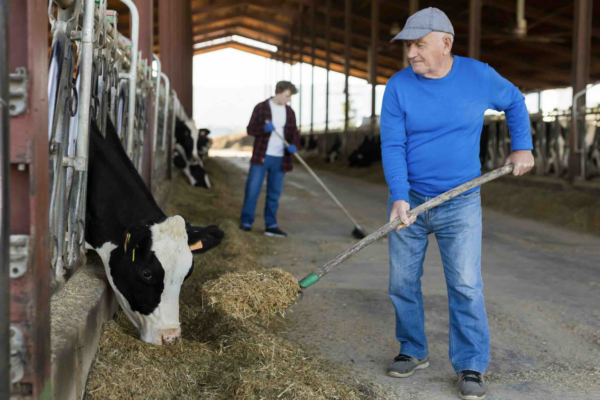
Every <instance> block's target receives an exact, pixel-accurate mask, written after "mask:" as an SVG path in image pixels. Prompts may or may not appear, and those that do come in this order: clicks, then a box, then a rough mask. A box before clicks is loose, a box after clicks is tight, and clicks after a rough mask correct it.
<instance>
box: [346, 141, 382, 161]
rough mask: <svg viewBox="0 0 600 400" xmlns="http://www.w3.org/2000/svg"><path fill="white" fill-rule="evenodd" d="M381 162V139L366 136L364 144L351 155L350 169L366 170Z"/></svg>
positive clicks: (349, 158)
mask: <svg viewBox="0 0 600 400" xmlns="http://www.w3.org/2000/svg"><path fill="white" fill-rule="evenodd" d="M379 160H381V140H380V139H379V137H372V138H371V137H369V136H366V137H365V139H364V140H363V142H362V144H361V145H360V146H358V148H357V149H356V150H354V151H353V152H352V154H350V156H349V157H348V161H349V163H350V167H358V168H366V167H370V166H371V164H373V163H374V162H376V161H379Z"/></svg>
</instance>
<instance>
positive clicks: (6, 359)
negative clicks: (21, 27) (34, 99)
mask: <svg viewBox="0 0 600 400" xmlns="http://www.w3.org/2000/svg"><path fill="white" fill-rule="evenodd" d="M8 43H9V40H8V0H0V398H2V399H8V398H10V386H11V385H10V275H9V268H10V265H9V260H10V257H9V252H10V245H9V235H10V210H9V206H10V198H9V168H10V164H9V163H10V160H9V157H10V148H9V129H10V126H9V116H8V101H9V100H8V68H9V64H8V57H9V52H8Z"/></svg>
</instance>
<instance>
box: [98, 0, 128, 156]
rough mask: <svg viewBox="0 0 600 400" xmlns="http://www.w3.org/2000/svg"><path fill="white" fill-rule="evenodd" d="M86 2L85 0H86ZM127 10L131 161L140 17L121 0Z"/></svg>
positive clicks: (126, 0)
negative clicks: (129, 21)
mask: <svg viewBox="0 0 600 400" xmlns="http://www.w3.org/2000/svg"><path fill="white" fill-rule="evenodd" d="M86 1H87V0H86ZM121 3H123V4H125V5H126V6H127V7H128V8H129V13H130V16H131V66H130V67H129V107H128V110H129V111H128V113H127V114H128V116H129V119H128V121H127V154H128V155H129V158H131V159H133V158H134V157H133V135H134V122H135V97H136V88H137V62H138V43H139V35H140V15H139V13H138V10H137V7H136V6H135V4H134V3H133V2H132V1H131V0H121Z"/></svg>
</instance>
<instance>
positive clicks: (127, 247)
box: [123, 221, 152, 262]
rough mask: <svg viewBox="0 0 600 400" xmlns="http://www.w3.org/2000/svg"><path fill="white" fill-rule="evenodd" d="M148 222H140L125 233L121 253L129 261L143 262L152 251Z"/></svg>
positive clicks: (149, 224)
mask: <svg viewBox="0 0 600 400" xmlns="http://www.w3.org/2000/svg"><path fill="white" fill-rule="evenodd" d="M151 225H152V224H151V223H149V222H145V221H144V222H140V223H138V224H136V225H133V226H131V227H130V228H129V229H127V231H126V232H125V240H124V243H123V252H124V253H125V256H126V257H129V258H130V259H131V261H133V262H135V261H136V260H145V259H147V257H148V254H149V253H150V251H151V249H152V231H150V226H151Z"/></svg>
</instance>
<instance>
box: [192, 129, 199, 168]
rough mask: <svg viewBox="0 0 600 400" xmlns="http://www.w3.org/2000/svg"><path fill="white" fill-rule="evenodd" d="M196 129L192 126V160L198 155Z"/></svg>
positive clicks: (197, 157)
mask: <svg viewBox="0 0 600 400" xmlns="http://www.w3.org/2000/svg"><path fill="white" fill-rule="evenodd" d="M198 135H199V133H198V129H196V127H194V129H193V130H192V139H194V147H192V158H193V159H194V160H197V159H199V158H200V157H199V156H198Z"/></svg>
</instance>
